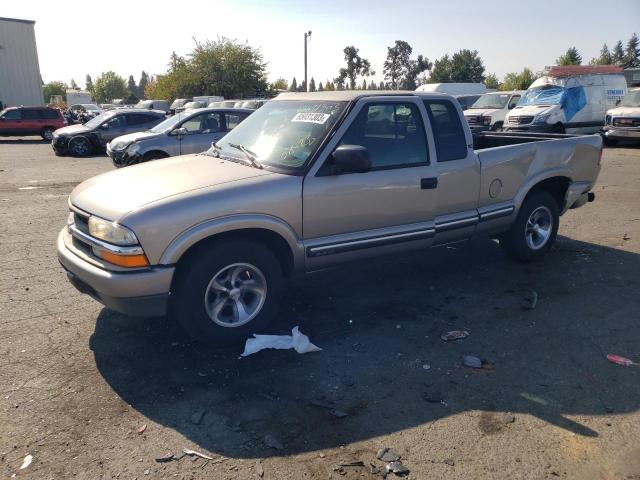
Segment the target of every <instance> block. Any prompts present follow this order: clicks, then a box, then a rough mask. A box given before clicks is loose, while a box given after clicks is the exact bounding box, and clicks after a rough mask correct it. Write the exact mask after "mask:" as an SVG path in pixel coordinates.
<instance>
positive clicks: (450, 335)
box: [440, 330, 469, 342]
mask: <svg viewBox="0 0 640 480" xmlns="http://www.w3.org/2000/svg"><path fill="white" fill-rule="evenodd" d="M468 336H469V332H467V331H466V330H452V331H450V332H447V333H443V334H442V335H440V338H441V339H442V340H444V341H445V342H451V341H453V340H461V339H463V338H467V337H468Z"/></svg>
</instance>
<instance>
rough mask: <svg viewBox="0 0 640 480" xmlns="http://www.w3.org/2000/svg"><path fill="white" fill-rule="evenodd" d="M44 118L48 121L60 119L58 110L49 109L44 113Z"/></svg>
mask: <svg viewBox="0 0 640 480" xmlns="http://www.w3.org/2000/svg"><path fill="white" fill-rule="evenodd" d="M42 118H46V119H47V120H52V119H54V118H60V117H59V113H58V110H52V109H47V110H43V111H42Z"/></svg>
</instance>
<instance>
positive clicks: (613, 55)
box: [556, 33, 640, 68]
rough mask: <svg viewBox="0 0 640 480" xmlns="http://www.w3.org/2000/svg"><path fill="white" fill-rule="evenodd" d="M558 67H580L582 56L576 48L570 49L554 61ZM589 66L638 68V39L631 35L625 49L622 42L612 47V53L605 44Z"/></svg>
mask: <svg viewBox="0 0 640 480" xmlns="http://www.w3.org/2000/svg"><path fill="white" fill-rule="evenodd" d="M556 64H558V65H581V64H582V55H580V52H579V51H578V49H577V48H576V47H570V48H569V49H568V50H567V51H566V52H565V53H564V54H563V55H561V56H560V57H558V59H557V60H556ZM589 65H620V66H621V67H624V68H637V67H640V39H638V35H637V34H635V33H634V34H633V35H631V38H629V40H628V41H627V44H626V47H625V46H624V45H623V44H622V40H618V42H617V43H616V44H615V45H614V47H613V51H611V50H609V46H608V45H607V44H606V43H605V44H603V45H602V49H601V50H600V55H598V56H597V57H595V58H592V59H591V60H590V61H589Z"/></svg>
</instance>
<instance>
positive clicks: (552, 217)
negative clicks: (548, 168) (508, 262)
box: [500, 190, 560, 262]
mask: <svg viewBox="0 0 640 480" xmlns="http://www.w3.org/2000/svg"><path fill="white" fill-rule="evenodd" d="M559 221H560V215H559V207H558V204H557V202H556V199H555V198H554V197H553V196H552V195H551V194H550V193H549V192H546V191H544V190H540V191H537V192H533V193H532V194H530V195H529V196H528V197H527V198H526V199H525V201H524V202H523V204H522V206H521V207H520V211H519V212H518V216H517V217H516V221H515V222H514V223H513V225H512V226H511V228H510V229H509V231H508V232H506V233H505V234H504V235H503V236H502V237H501V238H500V246H501V247H502V248H503V249H504V251H505V253H506V254H507V255H508V256H509V257H511V258H512V259H514V260H517V261H519V262H534V261H537V260H540V259H542V257H544V256H545V255H546V254H547V252H548V251H549V250H550V249H551V247H552V245H553V242H554V241H555V239H556V236H557V234H558V225H559Z"/></svg>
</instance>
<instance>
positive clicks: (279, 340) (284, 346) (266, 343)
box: [240, 327, 322, 357]
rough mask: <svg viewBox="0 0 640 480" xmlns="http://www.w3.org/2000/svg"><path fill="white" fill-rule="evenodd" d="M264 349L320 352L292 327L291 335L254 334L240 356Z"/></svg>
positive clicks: (297, 329) (319, 349) (307, 338)
mask: <svg viewBox="0 0 640 480" xmlns="http://www.w3.org/2000/svg"><path fill="white" fill-rule="evenodd" d="M266 348H274V349H276V350H288V349H291V348H293V349H294V350H295V351H296V352H298V353H309V352H319V351H321V350H322V349H321V348H320V347H318V346H316V345H314V344H313V343H311V341H310V340H309V337H307V336H306V335H305V334H303V333H302V332H300V330H299V327H293V328H292V329H291V335H258V334H255V333H254V334H253V338H249V339H247V342H246V343H245V346H244V352H242V353H241V354H240V356H241V357H247V356H249V355H252V354H254V353H256V352H259V351H260V350H264V349H266Z"/></svg>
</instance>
